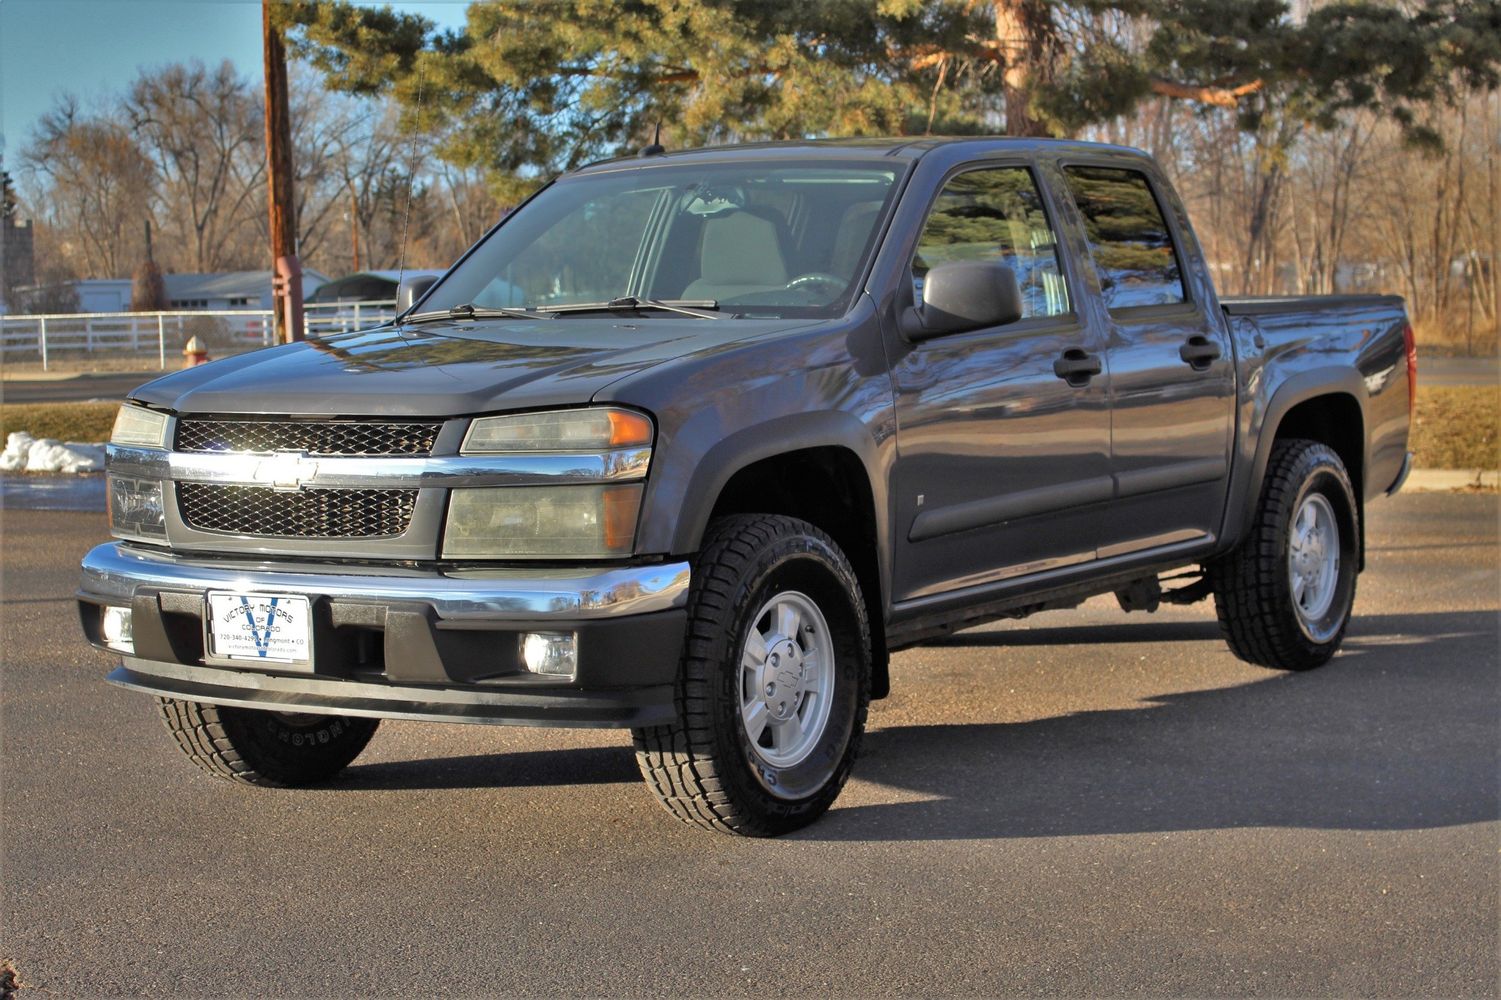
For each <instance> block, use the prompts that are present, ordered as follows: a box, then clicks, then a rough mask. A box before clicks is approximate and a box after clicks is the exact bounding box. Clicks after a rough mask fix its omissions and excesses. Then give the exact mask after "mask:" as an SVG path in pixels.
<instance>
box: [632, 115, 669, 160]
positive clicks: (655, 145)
mask: <svg viewBox="0 0 1501 1000" xmlns="http://www.w3.org/2000/svg"><path fill="white" fill-rule="evenodd" d="M665 152H667V150H666V149H664V148H663V147H662V120H661V119H660V118H659V119H657V130H656V131H655V132H654V133H653V134H652V137H651V145H650V146H643V147H642V148H641V152H640V153H638V154H637V155H638V156H661V155H662V154H663V153H665Z"/></svg>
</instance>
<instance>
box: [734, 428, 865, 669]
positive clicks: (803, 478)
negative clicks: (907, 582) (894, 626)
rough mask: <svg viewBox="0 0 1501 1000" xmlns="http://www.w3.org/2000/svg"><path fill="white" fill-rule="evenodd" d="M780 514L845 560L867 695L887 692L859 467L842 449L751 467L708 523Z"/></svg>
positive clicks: (737, 479)
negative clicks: (865, 649)
mask: <svg viewBox="0 0 1501 1000" xmlns="http://www.w3.org/2000/svg"><path fill="white" fill-rule="evenodd" d="M728 514H782V515H785V516H787V517H796V518H799V519H801V520H804V521H807V522H808V523H810V524H812V525H815V526H816V527H818V528H821V529H822V530H823V531H825V532H827V533H828V535H829V537H830V538H832V539H834V542H835V544H837V545H838V546H839V548H840V549H842V550H843V551H844V554H845V556H847V557H848V558H849V561H850V565H851V566H852V567H853V568H854V570H855V576H856V578H858V579H859V581H860V589H861V590H862V591H863V593H864V598H865V612H866V616H867V618H868V620H869V622H870V642H871V666H872V673H871V696H872V697H874V698H884V697H885V696H886V694H887V692H888V691H889V689H890V680H889V675H888V672H887V659H888V657H887V651H886V624H885V618H884V616H883V615H882V608H883V601H882V597H881V569H880V564H879V563H878V561H877V555H876V514H875V501H874V499H873V498H872V496H871V490H870V480H869V479H868V478H867V476H866V474H865V466H864V465H862V464H861V462H860V459H859V457H858V456H856V455H855V453H854V452H852V451H850V450H849V449H848V448H839V447H826V448H805V449H802V450H799V451H793V452H788V453H786V454H784V455H775V456H773V457H771V458H765V459H762V460H761V461H759V462H753V463H751V464H750V465H747V466H746V467H745V468H743V469H741V470H739V471H738V472H736V473H735V474H734V475H733V476H732V477H730V481H729V482H728V483H726V484H725V486H724V489H723V490H721V491H720V493H719V497H718V499H716V500H715V501H714V509H713V511H712V513H711V514H710V515H709V516H710V517H711V518H714V517H723V516H725V515H728Z"/></svg>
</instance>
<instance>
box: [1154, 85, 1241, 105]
mask: <svg viewBox="0 0 1501 1000" xmlns="http://www.w3.org/2000/svg"><path fill="white" fill-rule="evenodd" d="M1264 86H1266V81H1264V80H1252V81H1251V82H1250V83H1243V84H1241V85H1240V86H1239V87H1207V86H1201V85H1198V84H1192V83H1176V82H1174V81H1172V80H1160V79H1159V80H1153V81H1152V93H1154V94H1158V95H1160V96H1162V97H1176V98H1178V99H1179V100H1183V101H1195V102H1197V103H1199V104H1212V105H1213V106H1215V107H1217V108H1234V107H1237V106H1239V104H1240V99H1241V98H1242V97H1245V96H1246V95H1248V94H1254V93H1256V92H1257V91H1258V90H1260V89H1261V88H1262V87H1264Z"/></svg>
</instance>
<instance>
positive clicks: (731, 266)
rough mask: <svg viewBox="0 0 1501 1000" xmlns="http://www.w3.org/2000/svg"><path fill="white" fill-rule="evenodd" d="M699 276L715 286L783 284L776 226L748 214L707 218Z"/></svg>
mask: <svg viewBox="0 0 1501 1000" xmlns="http://www.w3.org/2000/svg"><path fill="white" fill-rule="evenodd" d="M699 277H700V280H702V281H705V282H711V283H713V284H716V285H782V284H786V282H787V262H786V260H785V259H784V258H783V257H782V245H781V242H780V241H779V240H778V239H777V227H776V224H775V223H773V222H770V221H769V220H767V219H763V218H761V217H760V216H758V215H752V214H751V213H750V212H731V213H730V214H729V215H722V216H718V217H716V218H712V219H709V220H708V221H707V222H705V223H704V244H703V257H702V259H701V260H700V261H699Z"/></svg>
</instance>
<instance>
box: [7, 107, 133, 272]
mask: <svg viewBox="0 0 1501 1000" xmlns="http://www.w3.org/2000/svg"><path fill="white" fill-rule="evenodd" d="M21 159H22V163H23V165H24V167H25V169H26V170H27V171H28V172H30V173H31V174H32V175H34V176H35V177H38V178H42V179H44V183H45V186H46V189H47V196H46V198H45V199H44V200H40V203H41V204H42V205H44V206H45V212H44V217H45V219H46V221H47V222H48V223H49V224H50V225H52V226H53V227H54V228H55V229H57V230H58V231H59V232H60V233H62V234H65V235H64V237H63V240H62V245H61V249H62V251H63V253H64V255H65V256H66V257H67V258H68V259H69V261H70V262H71V264H72V266H73V267H74V268H75V269H76V270H77V271H78V272H79V273H82V274H85V275H89V276H92V277H105V278H114V277H123V276H127V275H129V274H130V271H131V269H132V268H133V266H134V264H135V262H136V260H137V259H138V258H139V254H140V251H141V245H142V233H143V232H144V231H145V227H144V223H145V221H146V219H147V218H148V217H149V213H150V206H151V199H152V196H153V194H154V187H155V182H156V171H155V170H154V169H153V167H152V164H151V161H150V160H149V159H148V158H147V156H146V154H145V153H144V152H142V150H141V148H140V147H139V146H138V145H137V144H136V141H135V139H134V138H133V137H132V136H131V134H130V132H129V130H127V129H126V128H125V127H124V126H123V125H121V124H119V123H118V122H116V121H112V120H110V119H107V118H104V117H102V116H100V117H94V116H87V115H85V114H83V113H82V112H81V111H80V110H79V107H78V103H77V101H75V100H73V99H72V98H64V99H63V100H62V101H61V102H60V104H59V105H58V107H56V108H54V109H53V110H52V111H50V112H48V113H47V114H46V115H44V116H43V117H42V119H41V121H40V122H39V123H38V125H37V127H36V130H35V132H34V135H33V138H32V141H31V143H30V144H29V145H28V146H27V147H26V149H25V151H24V152H23V153H22V157H21Z"/></svg>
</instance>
